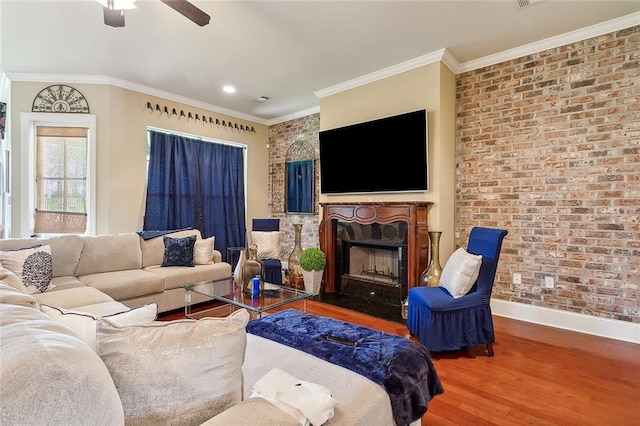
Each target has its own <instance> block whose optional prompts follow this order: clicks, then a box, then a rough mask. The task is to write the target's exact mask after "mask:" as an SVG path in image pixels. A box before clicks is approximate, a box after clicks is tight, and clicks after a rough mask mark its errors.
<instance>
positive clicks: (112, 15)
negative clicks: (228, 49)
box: [97, 0, 211, 27]
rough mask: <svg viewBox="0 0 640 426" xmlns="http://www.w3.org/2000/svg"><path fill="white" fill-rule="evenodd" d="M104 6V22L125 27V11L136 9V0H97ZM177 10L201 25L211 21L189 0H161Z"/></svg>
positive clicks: (112, 25)
mask: <svg viewBox="0 0 640 426" xmlns="http://www.w3.org/2000/svg"><path fill="white" fill-rule="evenodd" d="M97 1H98V3H100V4H101V5H102V6H103V10H104V23H105V24H106V25H109V26H111V27H124V11H125V10H127V9H135V7H136V6H135V4H134V3H135V1H136V0H97ZM160 1H161V2H162V3H164V4H166V5H167V6H169V7H170V8H172V9H173V10H175V11H176V12H178V13H180V14H182V15H184V16H185V17H187V18H188V19H190V20H192V21H193V22H195V23H196V24H198V25H199V26H201V27H204V26H205V25H207V24H208V23H209V20H210V19H211V17H210V16H209V15H207V14H206V13H204V12H203V11H202V10H200V9H198V8H197V7H195V6H194V5H193V4H191V3H189V2H188V1H187V0H160Z"/></svg>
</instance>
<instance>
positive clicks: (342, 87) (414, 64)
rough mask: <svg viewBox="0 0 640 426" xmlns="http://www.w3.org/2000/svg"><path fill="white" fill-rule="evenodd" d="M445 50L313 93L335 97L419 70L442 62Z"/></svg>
mask: <svg viewBox="0 0 640 426" xmlns="http://www.w3.org/2000/svg"><path fill="white" fill-rule="evenodd" d="M445 52H446V49H440V50H438V51H435V52H432V53H429V54H427V55H423V56H419V57H417V58H414V59H409V60H408V61H404V62H401V63H399V64H396V65H392V66H390V67H387V68H383V69H381V70H379V71H375V72H372V73H370V74H366V75H363V76H362V77H358V78H354V79H353V80H349V81H345V82H344V83H340V84H336V85H335V86H331V87H327V88H326V89H322V90H318V91H317V92H313V94H314V95H316V96H317V97H319V98H321V99H322V98H324V97H327V96H331V95H335V94H337V93H340V92H344V91H346V90H349V89H353V88H356V87H359V86H363V85H365V84H369V83H373V82H374V81H378V80H382V79H385V78H388V77H392V76H394V75H397V74H400V73H403V72H406V71H411V70H413V69H416V68H420V67H422V66H425V65H429V64H433V63H435V62H440V61H442V58H443V57H444V56H445ZM448 59H449V60H451V59H453V56H451V55H449V57H448Z"/></svg>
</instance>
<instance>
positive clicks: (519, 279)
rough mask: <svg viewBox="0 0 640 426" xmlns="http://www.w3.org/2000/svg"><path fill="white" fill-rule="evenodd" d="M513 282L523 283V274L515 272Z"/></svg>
mask: <svg viewBox="0 0 640 426" xmlns="http://www.w3.org/2000/svg"><path fill="white" fill-rule="evenodd" d="M513 283H514V284H516V285H517V284H522V274H518V273H515V274H513Z"/></svg>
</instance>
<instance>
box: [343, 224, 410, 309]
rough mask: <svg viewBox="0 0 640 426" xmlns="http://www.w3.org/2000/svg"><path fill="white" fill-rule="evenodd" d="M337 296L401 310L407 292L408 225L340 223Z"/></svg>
mask: <svg viewBox="0 0 640 426" xmlns="http://www.w3.org/2000/svg"><path fill="white" fill-rule="evenodd" d="M336 247H337V250H336V275H335V276H336V279H337V281H336V292H337V293H341V294H348V295H351V296H356V297H359V298H362V299H370V300H375V301H378V302H381V303H386V304H390V305H398V306H400V302H401V301H402V299H403V295H404V294H406V292H407V289H406V287H407V224H406V222H403V221H398V222H393V223H390V224H382V225H381V224H379V223H371V224H360V223H356V222H353V223H345V222H340V221H338V224H337V232H336Z"/></svg>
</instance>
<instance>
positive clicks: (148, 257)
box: [136, 229, 202, 268]
mask: <svg viewBox="0 0 640 426" xmlns="http://www.w3.org/2000/svg"><path fill="white" fill-rule="evenodd" d="M190 235H195V236H196V240H200V239H202V235H201V234H200V231H199V230H197V229H187V230H185V231H178V232H172V233H170V234H166V236H167V237H171V238H183V237H188V236H190ZM136 236H137V237H138V240H139V244H140V250H141V251H142V267H143V268H146V267H147V266H152V265H161V264H162V258H163V256H164V240H163V236H162V235H161V236H159V237H155V238H150V239H148V240H145V239H143V238H142V237H140V236H139V235H138V234H136Z"/></svg>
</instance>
